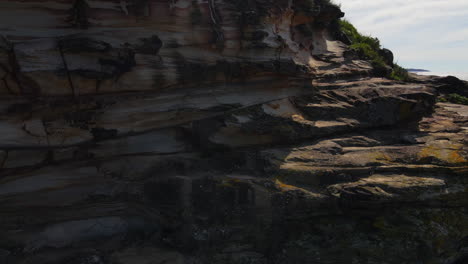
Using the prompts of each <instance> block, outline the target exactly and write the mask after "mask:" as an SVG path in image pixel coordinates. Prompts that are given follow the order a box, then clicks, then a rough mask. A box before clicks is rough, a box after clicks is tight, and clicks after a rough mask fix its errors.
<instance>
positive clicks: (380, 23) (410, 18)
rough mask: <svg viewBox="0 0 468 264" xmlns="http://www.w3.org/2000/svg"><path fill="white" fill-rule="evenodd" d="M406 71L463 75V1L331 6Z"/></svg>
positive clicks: (466, 39) (466, 44)
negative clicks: (377, 40) (341, 11)
mask: <svg viewBox="0 0 468 264" xmlns="http://www.w3.org/2000/svg"><path fill="white" fill-rule="evenodd" d="M334 2H335V3H337V4H340V3H341V9H342V10H343V12H345V13H346V15H345V18H346V19H347V20H349V21H350V22H351V23H353V24H354V26H356V28H357V29H358V30H359V31H360V32H361V33H364V34H367V35H372V36H373V37H378V38H379V39H380V42H381V44H382V46H383V47H385V48H388V49H390V50H392V51H393V53H394V55H395V61H396V62H397V63H398V64H400V65H401V66H403V67H405V68H419V69H427V70H430V71H432V72H457V73H468V0H334Z"/></svg>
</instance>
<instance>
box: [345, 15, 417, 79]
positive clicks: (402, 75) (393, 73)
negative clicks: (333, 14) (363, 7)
mask: <svg viewBox="0 0 468 264" xmlns="http://www.w3.org/2000/svg"><path fill="white" fill-rule="evenodd" d="M340 30H341V32H343V33H344V34H345V35H346V37H347V38H348V39H349V42H350V43H351V44H350V48H351V50H353V51H354V52H355V53H356V54H357V55H358V56H359V58H361V59H364V60H369V61H370V62H371V64H372V67H374V72H375V73H376V74H377V75H379V76H386V77H388V78H390V79H394V80H398V81H407V80H408V79H409V75H408V72H407V71H406V70H405V69H403V68H402V67H400V66H399V65H397V64H393V62H391V61H388V59H387V58H386V57H385V56H384V54H386V52H389V51H387V50H385V49H382V47H381V45H380V40H379V39H378V38H374V37H371V36H365V35H362V34H361V33H359V31H358V30H357V29H356V28H355V27H354V26H353V25H352V24H351V23H350V22H349V21H347V20H345V19H342V20H340ZM391 57H393V56H391Z"/></svg>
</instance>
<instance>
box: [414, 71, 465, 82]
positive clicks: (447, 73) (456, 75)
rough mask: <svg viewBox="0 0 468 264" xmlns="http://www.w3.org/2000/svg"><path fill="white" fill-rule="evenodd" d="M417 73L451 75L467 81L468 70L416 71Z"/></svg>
mask: <svg viewBox="0 0 468 264" xmlns="http://www.w3.org/2000/svg"><path fill="white" fill-rule="evenodd" d="M416 73H417V74H419V75H437V76H447V75H452V76H455V77H457V78H458V79H460V80H465V81H468V72H416Z"/></svg>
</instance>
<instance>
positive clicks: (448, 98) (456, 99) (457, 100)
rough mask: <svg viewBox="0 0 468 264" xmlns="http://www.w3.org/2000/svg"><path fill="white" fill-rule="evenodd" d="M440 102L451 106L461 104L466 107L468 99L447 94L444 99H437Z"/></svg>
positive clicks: (454, 94)
mask: <svg viewBox="0 0 468 264" xmlns="http://www.w3.org/2000/svg"><path fill="white" fill-rule="evenodd" d="M439 101H440V102H450V103H453V104H462V105H468V97H465V96H462V95H459V94H456V93H453V94H449V95H447V96H446V97H441V98H440V99H439Z"/></svg>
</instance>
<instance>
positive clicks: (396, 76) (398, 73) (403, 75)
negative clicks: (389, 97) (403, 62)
mask: <svg viewBox="0 0 468 264" xmlns="http://www.w3.org/2000/svg"><path fill="white" fill-rule="evenodd" d="M390 79H393V80H397V81H408V80H409V75H408V71H407V70H405V69H403V68H402V67H401V66H400V65H398V64H395V65H394V66H393V70H392V73H391V74H390Z"/></svg>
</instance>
